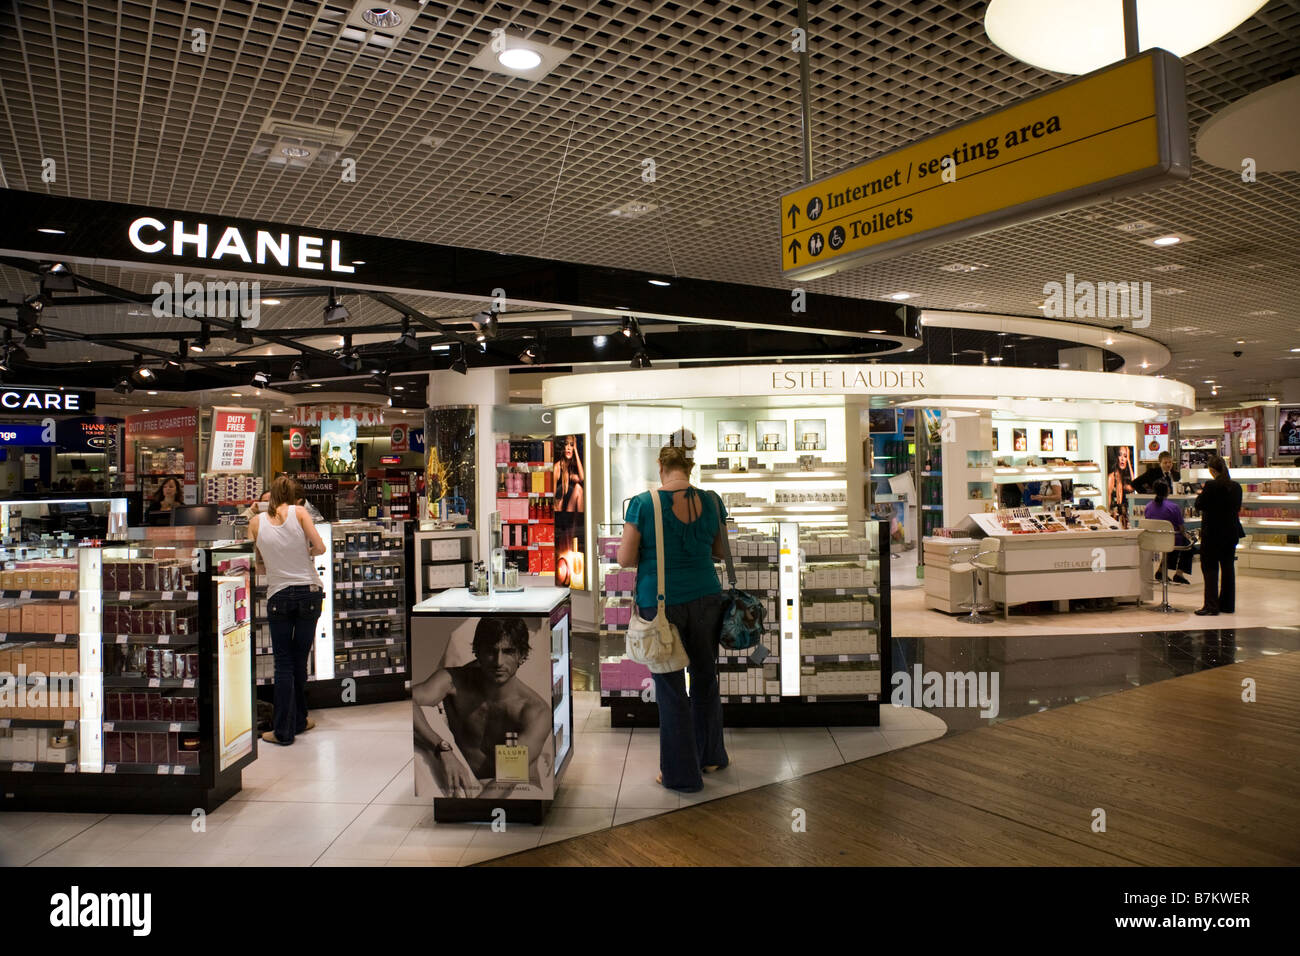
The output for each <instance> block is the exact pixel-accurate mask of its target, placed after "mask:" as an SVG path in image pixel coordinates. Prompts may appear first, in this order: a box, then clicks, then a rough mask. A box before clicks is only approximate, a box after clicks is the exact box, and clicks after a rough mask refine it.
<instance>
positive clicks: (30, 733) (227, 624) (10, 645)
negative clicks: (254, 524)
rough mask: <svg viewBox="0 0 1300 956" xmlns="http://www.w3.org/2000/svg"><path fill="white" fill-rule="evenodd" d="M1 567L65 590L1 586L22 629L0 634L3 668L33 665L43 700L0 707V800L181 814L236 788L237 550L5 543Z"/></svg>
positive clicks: (242, 623)
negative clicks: (54, 577)
mask: <svg viewBox="0 0 1300 956" xmlns="http://www.w3.org/2000/svg"><path fill="white" fill-rule="evenodd" d="M0 562H2V563H3V564H4V568H5V569H4V571H3V572H0V577H3V576H10V577H11V578H12V577H13V576H15V575H27V576H28V577H29V579H30V576H32V575H37V576H40V575H48V574H50V573H55V574H58V575H63V576H64V577H65V578H66V576H68V575H71V576H72V577H74V578H75V584H76V587H75V588H69V587H66V586H62V587H59V588H58V589H55V588H32V589H28V588H22V587H6V588H5V590H6V591H14V592H16V593H17V595H18V596H17V597H16V598H6V599H5V600H4V601H3V602H2V604H0V614H3V615H4V616H6V617H8V618H10V619H12V618H14V617H15V616H16V617H18V618H19V619H20V620H22V621H24V622H25V627H26V630H25V631H19V630H16V629H13V628H11V629H9V630H8V631H7V632H5V634H4V637H3V640H2V641H0V672H5V673H6V674H13V675H14V676H19V675H22V674H23V672H26V673H27V674H30V673H32V672H33V671H34V670H35V671H40V672H42V678H41V681H40V684H41V689H42V690H43V691H44V693H42V694H40V695H39V696H35V695H33V694H32V693H27V694H26V695H25V699H23V700H22V701H21V702H16V703H15V706H14V707H12V708H9V707H6V708H5V709H4V710H2V711H0V794H3V796H0V809H9V810H55V811H92V812H110V811H119V810H124V811H126V810H129V811H137V812H138V811H142V810H143V811H152V812H176V813H186V814H188V813H190V812H191V811H192V810H193V809H194V808H195V807H198V808H202V809H204V810H206V811H210V810H213V809H215V808H216V807H217V806H219V805H220V804H221V803H222V802H223V801H225V800H226V799H228V798H229V797H230V796H231V795H233V794H234V793H237V792H238V791H239V789H240V786H241V779H240V778H241V771H242V768H243V767H245V766H247V765H248V764H249V763H251V762H252V761H253V760H254V759H256V755H257V741H256V737H255V720H254V709H253V669H252V653H251V652H252V641H251V635H250V632H251V627H252V625H253V620H252V614H253V607H252V602H251V601H250V583H251V571H250V567H251V562H252V554H251V550H250V548H249V546H248V545H247V544H246V543H232V542H226V543H219V542H214V543H210V544H208V543H197V544H196V543H195V542H184V543H179V542H178V543H170V542H157V541H151V542H149V543H148V544H142V543H136V542H130V543H128V542H106V543H103V544H99V543H97V542H96V543H89V542H88V543H86V544H85V545H84V546H80V547H75V546H74V547H66V546H65V547H47V548H21V547H20V548H15V547H8V548H3V549H0ZM10 583H13V582H12V581H5V580H0V584H6V585H7V584H10ZM67 583H69V582H67V581H66V580H65V581H64V582H63V584H65V585H66V584H67ZM43 592H49V593H50V594H51V595H54V596H52V597H49V598H46V597H44V596H43ZM55 628H59V629H61V631H62V632H63V633H50V632H52V631H53V630H54V629H55ZM38 635H43V637H44V639H43V640H38V639H35V638H37V636H38ZM16 638H17V640H16ZM23 684H24V685H25V686H27V687H28V689H29V690H30V689H32V688H33V687H34V685H33V682H31V681H30V680H28V681H24V682H23ZM15 686H17V684H16V685H15ZM20 714H21V715H20ZM146 778H147V779H146Z"/></svg>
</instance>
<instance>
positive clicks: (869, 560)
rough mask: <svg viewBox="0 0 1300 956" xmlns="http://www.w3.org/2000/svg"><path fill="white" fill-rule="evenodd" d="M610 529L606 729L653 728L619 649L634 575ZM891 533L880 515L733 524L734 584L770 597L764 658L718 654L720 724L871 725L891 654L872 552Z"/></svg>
mask: <svg viewBox="0 0 1300 956" xmlns="http://www.w3.org/2000/svg"><path fill="white" fill-rule="evenodd" d="M616 530H621V528H620V527H619V526H617V525H602V526H601V527H600V538H599V548H600V558H601V561H600V574H599V576H598V579H597V583H598V588H599V590H598V597H597V600H598V606H597V615H598V620H599V625H600V627H599V633H600V637H601V649H600V654H601V660H600V672H601V704H602V706H606V707H610V708H611V722H612V723H613V725H614V726H618V727H625V726H638V727H639V726H655V725H656V724H657V722H658V711H657V709H656V706H655V704H654V703H653V698H652V694H651V693H650V688H651V686H652V681H651V679H650V674H649V671H648V670H647V669H646V668H645V667H644V666H643V665H640V664H637V663H635V662H634V661H631V660H629V659H627V658H626V657H625V655H624V650H625V646H624V637H625V635H626V633H627V624H628V622H629V621H630V620H631V615H632V614H635V613H636V610H635V606H634V605H635V595H634V590H633V589H634V588H635V580H636V571H635V569H624V568H621V567H619V566H618V565H617V564H616V563H615V562H614V561H613V560H612V559H613V558H614V557H615V555H616V550H617V545H618V537H617V536H615V531H616ZM882 535H883V539H882ZM888 535H889V522H888V521H868V522H864V523H862V524H854V525H851V526H847V527H836V528H827V527H824V526H815V527H812V528H801V526H800V525H798V524H797V523H781V524H779V525H773V524H769V525H768V526H766V527H765V528H760V529H755V528H750V527H741V528H740V529H739V530H738V531H736V530H733V531H731V548H732V556H733V560H734V563H735V567H736V574H737V586H738V587H739V588H740V589H741V590H744V591H748V592H749V593H751V594H753V595H754V596H755V597H758V598H759V599H760V600H763V601H764V602H765V603H766V604H767V616H766V619H765V620H766V623H767V625H768V631H767V633H766V635H765V637H764V642H763V643H764V646H765V647H766V648H767V649H768V650H769V651H770V656H768V657H767V658H766V659H765V660H762V661H761V662H753V661H751V660H750V652H749V651H727V650H725V649H722V648H720V649H719V656H718V678H719V684H720V688H719V689H720V693H721V697H722V706H723V722H724V723H725V724H726V725H727V726H801V725H802V726H807V725H823V726H825V725H863V726H872V725H876V724H878V723H879V705H880V694H881V680H882V675H883V674H884V673H885V672H886V671H887V670H888V653H889V640H888V635H889V580H888V575H889V571H888V569H889V565H888V562H883V563H882V562H881V559H880V554H881V550H880V549H881V544H882V540H884V541H887V540H888ZM848 541H853V542H854V544H853V545H847V544H845V543H844V542H848ZM836 547H838V550H833V549H835V548H836ZM823 548H825V549H826V550H825V551H823ZM716 569H717V572H718V576H719V580H720V581H722V582H723V587H724V589H725V587H726V581H725V575H726V571H725V567H724V566H723V565H722V564H721V563H718V564H717V567H716ZM841 574H842V575H844V577H843V578H841ZM832 605H833V606H834V609H833V610H832V609H831V607H832ZM840 617H843V618H844V620H842V621H841V620H839V618H840ZM829 618H835V619H833V620H832V619H829Z"/></svg>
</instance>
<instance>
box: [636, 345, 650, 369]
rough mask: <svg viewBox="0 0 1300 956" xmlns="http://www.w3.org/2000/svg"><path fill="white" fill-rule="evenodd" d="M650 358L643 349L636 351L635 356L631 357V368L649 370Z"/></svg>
mask: <svg viewBox="0 0 1300 956" xmlns="http://www.w3.org/2000/svg"><path fill="white" fill-rule="evenodd" d="M649 367H650V356H648V355H646V353H645V349H638V350H637V353H636V355H634V356H633V357H632V368H649Z"/></svg>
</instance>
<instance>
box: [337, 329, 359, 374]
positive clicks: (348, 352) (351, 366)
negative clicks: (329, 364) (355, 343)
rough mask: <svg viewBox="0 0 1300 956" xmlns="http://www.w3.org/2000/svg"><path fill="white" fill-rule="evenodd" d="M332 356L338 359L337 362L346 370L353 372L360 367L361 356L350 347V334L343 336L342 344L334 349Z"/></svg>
mask: <svg viewBox="0 0 1300 956" xmlns="http://www.w3.org/2000/svg"><path fill="white" fill-rule="evenodd" d="M334 357H335V358H337V359H338V360H339V364H340V365H342V366H343V368H344V369H345V370H346V371H349V372H355V371H357V370H359V369H360V368H361V356H359V355H358V354H357V352H356V349H354V348H353V347H352V336H351V335H345V336H343V345H342V347H341V348H338V349H335V351H334Z"/></svg>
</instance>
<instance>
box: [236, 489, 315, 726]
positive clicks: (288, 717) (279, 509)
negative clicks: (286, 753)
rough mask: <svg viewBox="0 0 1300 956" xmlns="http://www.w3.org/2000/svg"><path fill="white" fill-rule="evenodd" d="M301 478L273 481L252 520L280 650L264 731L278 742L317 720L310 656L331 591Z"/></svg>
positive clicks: (251, 530)
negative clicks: (271, 711)
mask: <svg viewBox="0 0 1300 956" xmlns="http://www.w3.org/2000/svg"><path fill="white" fill-rule="evenodd" d="M301 497H302V495H301V494H300V492H299V489H298V487H297V482H295V481H294V480H293V479H292V478H289V477H288V476H286V475H281V476H280V477H279V478H277V479H275V481H273V482H272V483H271V500H270V501H269V502H268V503H267V510H266V514H259V515H256V516H254V517H253V518H252V520H250V521H249V523H248V531H249V534H250V535H251V536H252V538H253V542H254V544H255V546H256V549H257V563H258V570H259V571H262V572H263V573H265V574H266V616H267V619H268V621H269V623H270V626H271V650H272V652H273V653H274V655H275V716H274V718H273V721H272V724H273V729H272V730H268V731H267V732H266V733H264V734H263V735H262V739H263V740H265V741H266V742H267V743H272V744H291V743H293V739H294V737H295V736H297V735H298V734H300V733H303V732H304V731H307V730H311V728H312V727H313V726H315V724H314V723H313V722H312V721H310V720H308V719H307V659H308V657H309V656H310V654H311V648H312V644H313V642H314V641H315V638H316V621H317V620H318V619H319V618H320V611H321V601H322V600H323V598H324V596H325V592H324V589H323V587H322V586H321V580H320V575H319V574H317V573H316V564H315V562H314V561H313V558H314V557H315V556H316V555H319V554H324V553H325V543H324V542H323V541H321V537H320V533H319V532H318V531H317V530H316V526H315V524H313V523H312V520H311V517H310V516H309V515H308V514H307V510H306V509H305V508H301V507H299V506H297V505H295V504H294V502H295V501H298V500H299V499H300V498H301Z"/></svg>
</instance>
